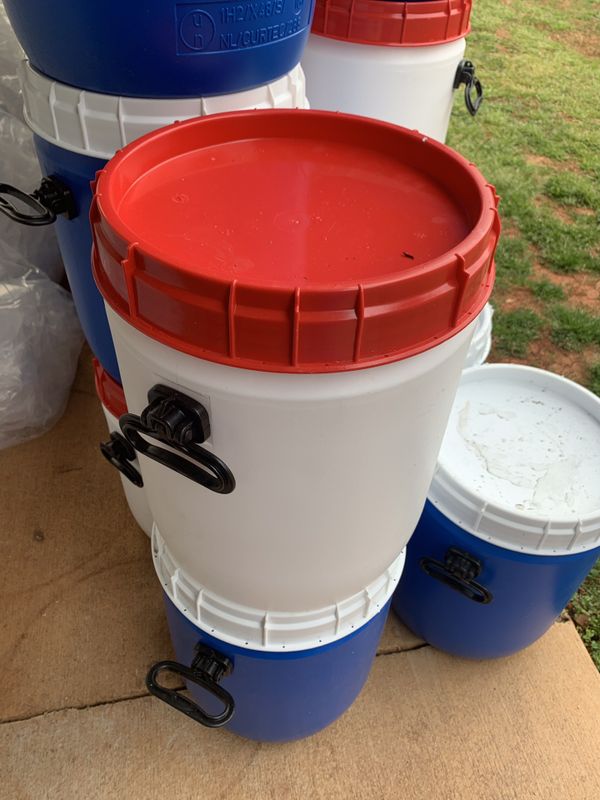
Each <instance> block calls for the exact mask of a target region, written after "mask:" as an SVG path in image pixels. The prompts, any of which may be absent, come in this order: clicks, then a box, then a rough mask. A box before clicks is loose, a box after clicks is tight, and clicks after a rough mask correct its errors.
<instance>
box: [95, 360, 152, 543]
mask: <svg viewBox="0 0 600 800" xmlns="http://www.w3.org/2000/svg"><path fill="white" fill-rule="evenodd" d="M94 378H95V382H96V393H97V395H98V399H99V400H100V403H101V404H102V411H103V412H104V417H105V418H106V424H107V426H108V432H109V434H110V439H109V440H108V441H107V442H104V443H103V444H102V445H101V451H102V453H103V455H104V457H105V458H106V459H107V460H108V461H109V462H110V463H111V464H113V466H115V467H117V469H118V470H119V473H120V477H121V484H122V486H123V493H124V495H125V499H126V500H127V505H128V506H129V510H130V511H131V514H132V516H133V518H134V519H135V521H136V522H137V524H138V525H139V526H140V528H141V529H142V530H143V531H144V533H145V534H146V535H147V536H150V535H151V534H152V524H153V521H152V514H151V512H150V508H149V506H148V501H147V500H146V494H145V492H144V488H143V481H142V476H141V474H140V465H139V463H138V460H137V458H136V453H135V450H132V448H131V447H130V446H129V445H128V442H127V440H126V439H125V438H124V437H123V435H122V434H121V432H120V429H119V419H120V417H122V416H123V414H126V413H127V406H126V405H125V394H124V393H123V387H122V386H121V385H120V384H119V383H117V381H115V380H114V379H113V378H111V377H110V375H109V374H108V373H107V372H106V370H105V369H104V368H103V367H102V366H101V365H100V362H99V361H98V360H97V359H96V358H95V359H94Z"/></svg>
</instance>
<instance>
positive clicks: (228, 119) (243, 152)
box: [91, 110, 500, 373]
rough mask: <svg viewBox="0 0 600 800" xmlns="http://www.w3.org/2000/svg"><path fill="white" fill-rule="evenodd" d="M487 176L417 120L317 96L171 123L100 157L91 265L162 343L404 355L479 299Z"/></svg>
mask: <svg viewBox="0 0 600 800" xmlns="http://www.w3.org/2000/svg"><path fill="white" fill-rule="evenodd" d="M496 206H497V198H496V194H495V192H494V189H493V188H492V187H491V186H490V185H489V184H488V183H486V181H485V179H484V178H483V177H482V175H481V174H480V173H479V171H478V170H477V169H476V168H475V167H474V166H473V165H472V164H469V163H468V162H467V161H466V160H465V159H464V158H462V157H461V156H459V155H458V154H457V153H455V152H453V151H452V150H450V149H449V148H447V147H445V146H444V145H442V144H439V143H438V142H435V141H433V140H429V139H427V137H425V136H422V135H421V134H419V133H417V132H416V131H408V130H406V129H404V128H399V127H396V126H395V125H390V124H388V123H385V122H379V121H376V120H372V119H367V118H365V117H355V116H349V115H346V114H334V113H330V112H326V111H301V110H285V111H283V110H282V111H279V110H276V111H245V112H236V113H232V114H219V115H213V116H209V117H205V118H202V119H194V120H190V121H188V122H183V123H175V124H174V125H172V126H169V127H168V128H163V129H162V130H160V131H157V132H155V133H151V134H149V135H147V136H145V137H143V138H141V139H138V140H137V141H136V142H134V143H133V144H131V145H129V146H128V147H126V148H125V149H124V150H122V151H121V152H120V153H119V154H118V155H117V156H116V157H115V158H114V159H113V160H112V161H110V162H109V164H108V165H107V166H106V168H105V169H104V170H102V171H101V172H100V173H99V174H98V178H97V182H96V189H95V198H94V203H93V205H92V212H91V221H92V228H93V234H94V254H93V258H94V274H95V278H96V282H97V284H98V286H99V288H100V291H101V292H102V294H103V295H104V298H105V299H106V301H107V302H108V303H109V304H110V306H111V307H112V308H113V309H114V310H115V311H116V312H117V313H118V314H120V315H121V316H122V317H123V318H124V319H125V320H127V321H128V322H129V323H130V324H131V325H133V326H134V327H136V328H137V329H138V330H140V331H142V332H143V333H145V334H146V335H148V336H150V337H152V338H153V339H156V340H158V341H160V342H163V343H164V344H166V345H168V346H170V347H173V348H176V349H178V350H181V351H183V352H185V353H189V354H191V355H193V356H197V357H199V358H203V359H207V360H209V361H217V362H220V363H223V364H228V365H231V366H235V367H244V368H248V369H256V370H264V371H271V372H295V373H302V372H336V371H342V370H353V369H361V368H364V367H371V366H376V365H379V364H386V363H389V362H393V361H397V360H399V359H402V358H406V357H407V356H411V355H415V354H416V353H419V352H422V351H424V350H426V349H428V348H430V347H433V346H435V345H437V344H439V343H440V342H442V341H444V340H446V339H448V338H450V337H451V336H453V335H454V334H456V333H457V332H458V331H459V330H461V329H462V328H464V327H465V326H466V325H467V324H468V323H469V322H471V320H473V319H474V318H475V316H476V315H477V314H478V313H479V312H480V311H481V310H482V308H483V307H484V305H485V303H486V301H487V299H488V297H489V295H490V292H491V289H492V284H493V278H494V266H493V255H494V251H495V247H496V243H497V240H498V236H499V230H500V224H499V219H498V214H497V211H496Z"/></svg>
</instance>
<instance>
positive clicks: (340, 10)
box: [311, 0, 473, 47]
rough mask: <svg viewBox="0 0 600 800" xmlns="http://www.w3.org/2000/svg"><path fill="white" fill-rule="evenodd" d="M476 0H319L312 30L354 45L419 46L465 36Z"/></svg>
mask: <svg viewBox="0 0 600 800" xmlns="http://www.w3.org/2000/svg"><path fill="white" fill-rule="evenodd" d="M472 5H473V0H426V1H425V2H421V3H395V2H387V0H316V3H315V16H314V19H313V24H312V29H311V30H312V33H317V34H318V35H319V36H327V37H329V38H331V39H342V40H344V41H346V42H354V43H355V44H375V45H383V46H385V45H389V46H396V47H418V46H421V45H434V44H445V43H446V42H452V41H454V40H455V39H462V38H463V37H464V36H466V35H467V34H468V33H469V31H470V30H471V27H470V23H471V7H472Z"/></svg>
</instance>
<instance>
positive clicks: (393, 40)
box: [302, 0, 471, 142]
mask: <svg viewBox="0 0 600 800" xmlns="http://www.w3.org/2000/svg"><path fill="white" fill-rule="evenodd" d="M470 10H471V0H444V2H436V1H435V0H428V1H427V2H418V3H400V2H383V0H358V2H352V3H350V2H347V3H345V2H343V0H342V2H340V0H317V3H316V11H315V18H314V22H313V27H312V33H311V35H310V37H309V40H308V43H307V46H306V49H305V52H304V55H303V58H302V66H303V68H304V72H305V75H306V83H307V91H308V93H309V96H310V98H311V104H312V107H313V108H315V109H325V110H330V111H344V112H346V113H348V114H361V115H364V116H366V117H373V118H375V119H382V120H386V121H388V122H393V123H394V124H396V125H403V126H405V127H407V128H412V129H416V130H419V131H420V132H421V133H424V134H426V135H427V136H432V137H433V138H435V139H437V140H438V141H441V142H443V141H445V139H446V133H447V131H448V123H449V120H450V114H451V111H452V105H453V102H454V95H455V79H456V77H457V72H458V71H459V68H460V65H461V64H462V62H463V59H464V54H465V36H466V35H467V33H468V32H469V17H470Z"/></svg>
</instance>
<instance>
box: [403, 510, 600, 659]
mask: <svg viewBox="0 0 600 800" xmlns="http://www.w3.org/2000/svg"><path fill="white" fill-rule="evenodd" d="M453 549H456V550H458V551H460V552H461V553H463V554H465V555H467V556H468V557H469V558H471V559H472V560H473V561H474V562H476V563H477V564H478V565H480V568H481V572H480V573H479V575H478V576H477V578H476V583H478V584H479V585H480V586H482V587H483V588H485V590H486V591H488V592H489V593H490V596H491V600H490V602H489V603H482V602H480V601H479V595H478V593H477V592H476V593H475V597H473V596H472V595H471V592H472V586H469V585H468V582H467V586H466V587H464V588H465V591H462V587H459V588H456V587H455V586H454V585H452V584H449V583H446V582H445V578H446V577H447V572H446V571H445V570H444V571H443V572H441V568H438V569H436V568H435V567H434V568H433V570H432V568H431V563H432V562H437V564H441V565H444V567H445V566H446V561H447V560H448V558H450V559H451V558H452V556H453V553H452V550H453ZM599 556H600V547H599V548H596V549H594V550H588V551H586V552H584V553H578V554H577V555H571V556H564V555H561V556H535V555H529V554H526V553H517V552H515V551H513V550H508V549H506V548H502V547H497V546H496V545H492V544H489V543H488V542H485V541H483V540H482V539H480V538H478V537H476V536H473V535H472V534H470V533H469V532H468V531H466V530H464V529H463V528H461V526H460V525H457V524H456V523H454V522H452V520H449V519H448V518H447V517H445V516H444V514H442V513H441V512H440V511H438V509H436V508H435V506H434V505H433V504H432V503H430V502H427V504H426V506H425V510H424V511H423V515H422V517H421V520H420V522H419V525H418V526H417V529H416V531H415V533H414V535H413V537H412V539H411V540H410V542H409V544H408V546H407V549H406V566H405V568H404V574H403V577H402V578H401V580H400V584H399V586H398V589H397V590H396V594H395V595H394V600H393V608H394V611H395V612H396V614H397V615H398V616H399V617H400V619H401V620H402V621H403V622H404V624H405V625H407V626H408V627H409V628H410V629H411V630H412V631H413V632H414V633H415V634H416V635H417V636H420V637H421V638H422V639H424V640H425V641H426V642H429V644H431V645H433V646H434V647H437V648H439V649H440V650H444V651H446V652H447V653H452V654H453V655H456V656H462V657H464V658H497V657H499V656H507V655H511V654H512V653H516V652H518V651H519V650H522V649H523V648H525V647H528V646H529V645H530V644H532V642H535V641H536V639H539V638H540V636H543V634H544V633H546V631H547V630H548V628H549V627H550V626H551V625H552V623H553V622H554V621H555V620H556V618H557V617H558V616H559V615H560V613H561V611H562V610H563V609H564V607H565V606H566V605H567V603H568V602H569V600H570V599H571V598H572V597H573V595H574V594H575V592H576V591H577V588H578V587H579V585H580V584H581V582H582V581H583V580H584V578H585V576H586V575H587V574H588V572H589V571H590V570H591V568H592V567H593V566H594V564H595V562H596V560H597V558H598V557H599ZM451 569H452V568H451Z"/></svg>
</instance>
